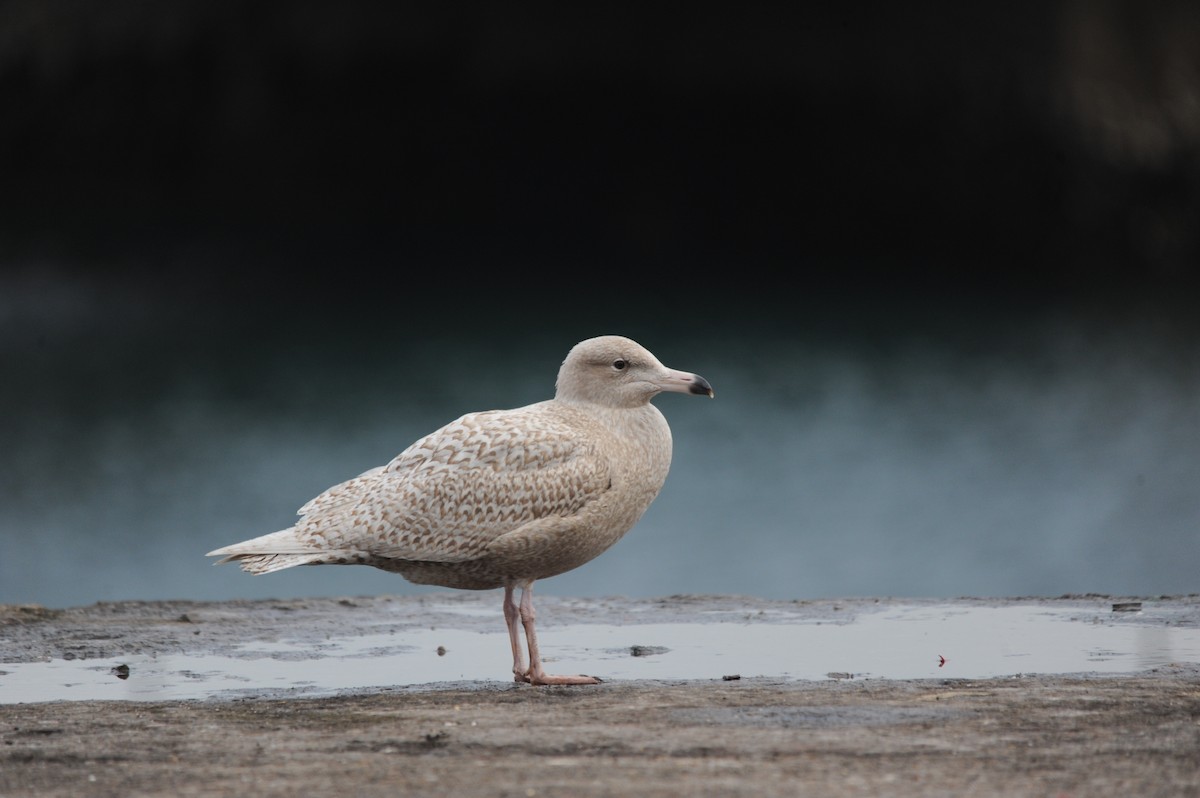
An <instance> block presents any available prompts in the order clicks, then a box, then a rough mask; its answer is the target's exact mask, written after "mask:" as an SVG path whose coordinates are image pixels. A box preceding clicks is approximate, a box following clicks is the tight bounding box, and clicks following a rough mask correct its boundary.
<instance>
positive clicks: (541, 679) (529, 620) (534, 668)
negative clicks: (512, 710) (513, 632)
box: [520, 584, 600, 684]
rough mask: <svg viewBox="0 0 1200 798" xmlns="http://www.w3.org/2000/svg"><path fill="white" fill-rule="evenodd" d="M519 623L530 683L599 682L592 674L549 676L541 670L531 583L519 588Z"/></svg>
mask: <svg viewBox="0 0 1200 798" xmlns="http://www.w3.org/2000/svg"><path fill="white" fill-rule="evenodd" d="M520 611H521V625H522V626H524V627H525V639H526V641H528V642H529V676H528V679H529V683H530V684H600V680H599V679H597V678H596V677H594V676H551V675H550V674H548V673H546V672H545V671H544V670H542V657H541V655H540V654H539V653H538V644H537V632H535V631H534V629H533V619H534V612H533V585H532V584H529V585H526V586H525V587H523V588H522V589H521V606H520Z"/></svg>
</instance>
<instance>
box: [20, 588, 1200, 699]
mask: <svg viewBox="0 0 1200 798" xmlns="http://www.w3.org/2000/svg"><path fill="white" fill-rule="evenodd" d="M442 609H443V610H447V609H448V608H442ZM448 611H452V612H453V611H456V610H454V609H453V608H449V609H448ZM463 612H464V613H468V614H469V613H470V612H472V610H471V609H469V608H463ZM1133 615H1134V614H1132V613H1131V614H1124V613H1122V617H1119V618H1118V617H1117V616H1115V615H1114V616H1113V617H1112V618H1109V617H1102V616H1100V615H1098V614H1096V613H1089V612H1081V611H1080V610H1078V609H1051V608H1046V607H1042V606H1028V607H1025V606H1015V607H1014V606H1007V607H992V608H988V607H963V606H943V607H936V606H935V607H930V606H910V607H905V606H892V607H889V608H887V609H882V610H880V611H877V612H867V613H861V614H858V615H857V616H855V617H853V618H852V619H851V620H849V622H838V623H835V622H830V621H824V622H822V621H818V620H813V619H811V618H808V619H800V618H799V617H796V618H791V619H789V618H787V617H781V616H780V615H777V614H772V615H771V616H767V617H763V618H759V619H756V620H752V621H747V620H745V619H740V620H738V621H731V620H728V619H714V620H712V621H711V622H707V623H669V624H654V623H636V624H628V625H623V626H614V625H603V624H591V623H587V624H579V625H574V626H553V625H546V626H545V627H544V628H540V629H539V632H540V634H539V638H540V642H541V644H542V647H543V655H544V656H545V658H546V665H547V670H549V671H550V672H551V673H587V674H592V675H596V676H599V677H601V678H602V679H604V680H606V681H620V680H636V679H652V680H691V679H710V680H720V679H722V678H726V677H733V676H738V677H742V678H752V677H770V678H774V679H785V680H822V679H846V678H854V679H922V678H959V679H961V678H973V679H977V678H989V677H999V676H1010V675H1016V674H1065V673H1106V674H1119V673H1134V672H1138V671H1144V670H1148V669H1151V668H1156V667H1163V666H1169V665H1171V664H1173V663H1196V662H1200V629H1197V628H1195V627H1194V626H1175V625H1171V624H1172V617H1171V615H1170V614H1169V613H1168V612H1162V613H1161V614H1159V615H1158V616H1156V614H1155V610H1154V609H1153V608H1148V609H1147V610H1145V611H1142V612H1138V613H1136V616H1137V617H1136V618H1135V617H1132V616H1133ZM496 627H497V628H496V630H495V631H494V632H487V633H481V632H475V631H463V630H461V629H453V628H438V629H424V630H413V631H410V632H405V633H403V634H396V635H365V636H357V637H345V638H333V639H329V640H322V641H321V642H320V643H317V644H314V643H313V642H311V640H304V639H302V638H298V639H297V640H295V641H287V640H284V641H279V642H264V643H250V644H246V645H244V646H242V647H241V648H239V649H237V650H235V651H232V652H230V653H228V654H227V655H221V656H218V655H211V654H210V655H205V654H179V655H159V656H157V657H151V656H140V655H138V656H123V657H114V658H112V659H111V660H104V661H101V660H95V659H93V660H53V661H50V662H37V663H17V664H0V704H6V703H9V704H11V703H20V702H40V701H58V700H93V699H103V700H128V701H156V700H167V699H172V700H177V699H200V698H234V697H239V696H240V697H246V696H264V697H284V696H319V695H329V694H332V693H335V692H338V691H342V690H354V689H369V688H379V687H413V686H422V685H434V684H438V683H447V682H481V681H482V682H493V683H507V682H508V681H509V677H508V670H509V667H510V665H511V659H510V654H509V647H508V638H507V635H506V634H505V633H504V627H503V621H502V620H501V619H500V618H499V616H498V614H497V618H496Z"/></svg>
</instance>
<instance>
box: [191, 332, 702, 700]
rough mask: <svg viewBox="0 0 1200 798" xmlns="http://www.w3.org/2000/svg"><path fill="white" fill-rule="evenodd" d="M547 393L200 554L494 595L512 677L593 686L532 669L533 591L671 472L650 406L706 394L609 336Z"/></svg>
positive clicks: (696, 382) (583, 353)
mask: <svg viewBox="0 0 1200 798" xmlns="http://www.w3.org/2000/svg"><path fill="white" fill-rule="evenodd" d="M555 388H556V391H555V395H554V398H553V399H549V400H546V401H543V402H538V403H536V404H532V405H528V406H526V407H519V408H515V409H512V410H489V411H485V412H479V413H468V414H467V415H465V416H463V417H461V418H459V419H457V420H455V421H452V422H450V423H449V424H447V425H446V426H444V427H442V428H441V429H439V430H437V431H435V432H431V433H430V434H428V435H426V436H425V437H424V438H421V439H420V440H418V441H417V442H416V443H414V444H412V445H411V446H409V447H408V448H407V449H405V450H404V451H403V452H401V453H400V454H399V455H397V456H396V458H395V459H393V460H392V461H391V462H390V463H388V464H387V465H385V466H380V467H379V468H373V469H371V470H370V471H367V472H365V473H363V474H361V475H359V476H358V477H355V478H354V479H351V480H349V481H348V482H343V483H341V484H340V485H335V486H334V487H332V488H330V489H329V490H327V491H325V492H324V493H322V494H321V495H320V496H317V497H316V498H315V499H313V500H312V501H310V502H308V503H307V504H305V505H304V506H303V507H301V508H300V510H299V516H300V520H299V521H297V522H296V525H295V526H292V527H289V528H287V529H284V530H282V531H280V532H275V533H272V534H269V535H263V536H262V537H257V538H254V539H252V540H247V541H244V542H242V543H235V544H234V545H232V546H226V547H224V548H220V549H217V550H216V551H211V552H209V556H215V557H223V558H224V559H222V560H220V562H229V561H236V562H238V563H239V564H240V565H241V566H242V568H243V569H244V570H246V571H249V572H250V573H253V574H265V573H270V572H271V571H278V570H281V569H283V568H290V567H292V566H294V565H328V564H332V565H346V564H360V565H373V566H375V567H376V568H382V569H383V570H385V571H393V572H395V573H398V574H400V575H402V576H403V577H404V578H405V579H407V580H409V581H410V582H416V583H418V584H426V585H441V586H443V587H451V588H463V589H468V590H489V589H493V588H500V587H503V588H504V619H505V622H506V623H507V625H508V636H509V640H510V641H511V643H512V654H513V674H514V676H515V678H516V680H517V681H524V682H529V683H531V684H535V685H541V684H596V683H597V682H598V681H599V679H596V678H595V677H592V676H552V675H550V674H548V673H546V672H545V671H544V670H543V668H542V660H541V656H540V655H539V653H538V643H537V634H536V633H535V631H534V611H533V593H532V588H533V583H534V581H535V580H537V579H545V578H546V577H550V576H555V575H556V574H561V573H564V572H565V571H569V570H571V569H572V568H577V567H579V566H580V565H583V564H584V563H586V562H588V561H589V560H591V559H593V558H594V557H596V556H598V555H599V554H600V553H601V552H603V551H605V550H606V549H608V548H609V547H610V546H612V545H613V544H614V543H616V542H617V541H618V540H620V539H621V537H622V536H623V535H624V534H625V533H626V532H628V531H629V530H630V528H631V527H633V525H634V524H635V523H637V521H638V519H639V518H641V517H642V514H643V513H644V512H645V511H646V508H647V507H649V506H650V503H651V502H652V501H654V499H655V497H656V496H658V492H659V490H660V489H661V488H662V486H663V483H664V482H665V481H666V478H667V471H668V469H669V468H670V466H671V429H670V427H668V426H667V421H666V419H665V418H663V415H662V413H661V412H659V410H658V408H656V407H655V406H654V405H652V404H650V400H651V399H653V398H654V397H655V396H657V395H658V394H659V393H661V392H663V391H672V392H675V393H686V394H700V395H704V396H709V397H711V396H713V390H712V386H711V385H709V383H708V381H707V380H705V379H704V378H703V377H701V376H699V375H696V374H691V373H689V372H686V371H676V370H674V369H669V368H667V367H666V366H664V365H663V364H662V363H660V362H659V361H658V358H656V357H655V356H654V355H652V354H651V353H650V352H648V351H647V350H646V349H644V348H643V347H642V346H640V345H639V344H637V343H636V342H634V341H631V340H630V339H628V338H623V337H621V336H617V335H604V336H600V337H598V338H590V339H588V340H586V341H581V342H580V343H578V344H576V345H575V346H574V348H572V349H571V351H570V352H569V353H568V354H567V357H566V359H565V360H564V361H563V363H562V366H561V368H560V369H559V371H558V380H557V382H556V383H555ZM516 588H521V601H520V604H517V602H516V601H515V600H514V599H513V591H514V590H515V589H516ZM518 621H519V622H520V624H521V626H523V627H524V629H525V638H526V643H527V646H528V650H529V665H528V666H526V665H525V656H524V651H523V650H522V646H521V640H520V632H519V631H518V626H517V624H518Z"/></svg>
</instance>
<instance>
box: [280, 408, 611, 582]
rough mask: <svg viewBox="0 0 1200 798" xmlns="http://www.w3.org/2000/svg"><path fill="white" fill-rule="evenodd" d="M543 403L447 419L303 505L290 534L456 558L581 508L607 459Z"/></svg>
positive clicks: (315, 541) (396, 553)
mask: <svg viewBox="0 0 1200 798" xmlns="http://www.w3.org/2000/svg"><path fill="white" fill-rule="evenodd" d="M545 404H546V403H540V404H538V405H531V406H529V407H526V408H520V409H518V410H501V411H489V412H484V413H470V414H468V415H465V416H463V417H462V418H459V419H457V420H456V421H453V422H451V423H450V424H447V425H446V426H444V427H442V428H441V429H439V430H437V431H435V432H433V433H431V434H429V435H427V436H425V437H424V438H422V439H420V440H418V441H417V442H415V443H414V444H413V445H412V446H410V447H408V448H407V449H405V450H404V451H403V452H401V453H400V454H399V455H398V456H397V457H396V458H395V459H393V460H392V461H391V462H390V463H389V464H388V465H386V466H383V467H380V468H374V469H371V470H370V471H367V472H365V473H363V474H361V475H359V476H358V477H355V478H354V479H351V480H348V481H346V482H343V483H341V484H339V485H335V486H334V487H332V488H330V489H329V490H327V491H325V492H324V493H322V494H321V495H320V496H317V497H316V498H314V499H313V500H312V501H310V502H308V503H307V504H305V505H304V507H303V508H301V514H302V516H303V517H302V519H301V520H300V521H299V522H297V524H296V527H295V530H296V537H297V538H298V539H299V540H300V541H302V542H303V543H304V544H305V545H306V546H311V547H312V548H313V549H317V550H355V551H365V552H369V553H371V554H373V555H376V556H381V557H391V558H396V559H406V560H421V561H427V562H463V561H467V560H472V559H475V558H477V557H479V556H481V555H482V554H483V553H484V552H485V550H486V548H487V546H488V544H490V543H491V542H492V541H493V540H495V539H496V538H498V537H500V536H501V535H504V534H507V533H509V532H512V531H514V530H516V529H519V528H520V527H522V526H524V525H525V524H528V523H531V522H533V521H537V520H539V519H542V518H546V517H548V516H559V517H570V516H573V515H575V514H577V513H579V512H580V511H581V510H582V509H583V508H584V507H585V506H586V505H587V504H588V503H589V502H591V501H593V500H595V499H596V498H597V497H599V496H600V495H601V494H603V493H604V492H605V491H606V490H608V489H609V487H610V485H611V481H610V478H609V469H608V464H607V461H606V460H605V459H604V457H603V456H601V454H600V452H599V451H598V450H597V449H596V447H595V446H594V445H593V444H587V443H583V442H582V441H583V438H582V437H581V436H580V435H579V430H578V429H576V428H574V427H572V426H570V425H569V424H568V423H566V422H565V421H564V420H563V419H562V418H561V417H559V416H556V415H555V414H553V413H549V412H546V408H545V407H544V405H545Z"/></svg>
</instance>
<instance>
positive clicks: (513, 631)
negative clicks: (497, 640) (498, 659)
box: [504, 585, 529, 682]
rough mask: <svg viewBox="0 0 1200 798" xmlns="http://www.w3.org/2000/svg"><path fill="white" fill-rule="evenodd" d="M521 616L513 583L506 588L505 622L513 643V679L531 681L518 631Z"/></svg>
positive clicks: (509, 640)
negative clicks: (515, 598)
mask: <svg viewBox="0 0 1200 798" xmlns="http://www.w3.org/2000/svg"><path fill="white" fill-rule="evenodd" d="M520 617H521V614H520V611H519V610H518V609H517V602H515V601H513V589H512V585H509V586H507V587H505V588H504V622H505V623H506V624H508V642H510V643H512V652H513V681H517V682H527V681H529V669H528V668H526V667H525V651H524V649H523V648H522V647H521V633H520V632H519V631H517V620H518V619H519V618H520Z"/></svg>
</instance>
